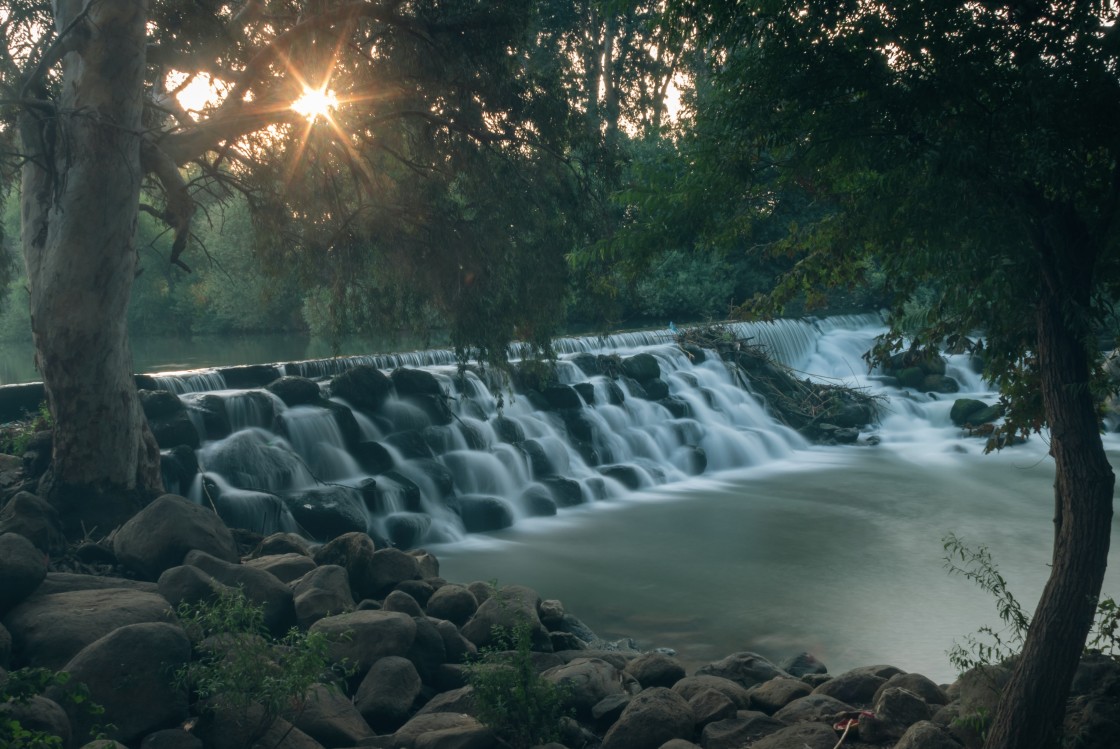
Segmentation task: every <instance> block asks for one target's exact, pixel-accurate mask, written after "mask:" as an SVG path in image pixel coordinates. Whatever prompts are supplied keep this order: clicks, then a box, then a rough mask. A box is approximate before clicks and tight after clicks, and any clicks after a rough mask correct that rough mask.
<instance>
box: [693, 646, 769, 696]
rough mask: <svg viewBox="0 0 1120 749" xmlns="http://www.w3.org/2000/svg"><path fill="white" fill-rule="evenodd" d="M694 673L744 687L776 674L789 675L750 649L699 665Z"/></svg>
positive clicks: (767, 679)
mask: <svg viewBox="0 0 1120 749" xmlns="http://www.w3.org/2000/svg"><path fill="white" fill-rule="evenodd" d="M696 675H697V676H720V677H723V678H724V679H730V680H731V681H734V682H736V683H737V684H739V685H740V686H742V687H743V688H744V689H746V688H750V687H753V686H754V685H755V684H761V683H762V682H764V681H769V680H770V679H773V678H775V677H777V676H786V677H788V676H789V674H787V673H786V672H785V671H783V670H781V669H780V668H778V667H777V666H775V665H774V664H773V663H771V662H770V661H768V660H767V659H766V658H763V657H762V656H761V655H759V654H758V653H752V652H750V651H742V652H739V653H732V654H731V655H729V656H727V657H726V658H724V659H722V660H719V661H715V662H713V663H709V664H707V665H705V666H701V667H700V668H698V669H697V670H696Z"/></svg>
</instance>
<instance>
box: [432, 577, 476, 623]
mask: <svg viewBox="0 0 1120 749" xmlns="http://www.w3.org/2000/svg"><path fill="white" fill-rule="evenodd" d="M427 611H428V616H434V617H436V618H437V619H446V620H447V621H449V622H452V623H453V624H455V625H456V626H458V627H462V626H463V625H464V624H466V623H467V622H468V621H469V620H470V618H471V617H472V616H474V613H475V612H476V611H478V601H477V600H476V599H475V597H474V594H473V593H471V592H470V591H469V590H468V589H467V588H466V587H464V586H462V585H456V584H453V583H451V584H448V585H443V586H440V589H439V590H437V591H436V592H435V593H433V594H432V597H431V598H430V599H428V607H427Z"/></svg>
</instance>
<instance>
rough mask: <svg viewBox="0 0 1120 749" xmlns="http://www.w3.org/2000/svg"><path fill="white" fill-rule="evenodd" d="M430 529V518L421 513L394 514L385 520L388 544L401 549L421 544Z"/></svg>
mask: <svg viewBox="0 0 1120 749" xmlns="http://www.w3.org/2000/svg"><path fill="white" fill-rule="evenodd" d="M431 528H432V518H431V516H430V515H425V514H424V513H422V512H394V513H393V514H391V515H389V516H388V517H386V518H385V535H386V537H388V539H389V543H391V544H393V545H394V546H396V547H398V548H401V549H411V548H412V547H414V546H416V545H417V544H419V543H421V542H422V541H423V540H424V539H425V538H426V537H427V535H428V531H430V530H431Z"/></svg>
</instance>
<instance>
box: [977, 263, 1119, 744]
mask: <svg viewBox="0 0 1120 749" xmlns="http://www.w3.org/2000/svg"><path fill="white" fill-rule="evenodd" d="M1063 249H1066V248H1063ZM1056 257H1060V258H1061V259H1060V260H1058V259H1056ZM1079 257H1080V258H1082V259H1084V258H1086V257H1088V258H1089V262H1088V263H1081V264H1079V263H1078V262H1077V259H1078V258H1079ZM1091 258H1092V255H1091V254H1088V253H1086V252H1084V249H1083V248H1082V252H1081V253H1075V252H1069V253H1066V254H1064V255H1059V254H1058V253H1057V252H1048V253H1044V258H1043V276H1044V282H1043V292H1042V296H1041V299H1040V302H1039V305H1038V317H1037V330H1038V349H1037V352H1036V353H1037V355H1038V367H1039V374H1040V380H1041V390H1042V398H1043V408H1044V409H1045V413H1046V418H1047V421H1048V423H1049V427H1050V454H1051V455H1052V456H1053V458H1054V465H1055V469H1056V471H1055V480H1054V505H1055V506H1054V553H1053V564H1052V568H1051V571H1050V579H1049V580H1048V581H1047V583H1046V587H1045V589H1044V590H1043V592H1042V597H1041V599H1040V600H1039V603H1038V608H1037V609H1036V610H1035V614H1034V618H1033V619H1032V621H1031V626H1030V630H1029V632H1028V633H1027V638H1026V642H1025V643H1024V645H1023V652H1022V654H1021V655H1020V658H1019V662H1018V665H1017V666H1016V668H1015V671H1014V673H1013V674H1012V676H1011V680H1010V681H1009V682H1008V684H1007V686H1006V687H1005V688H1004V691H1003V694H1002V696H1001V699H1000V703H999V707H998V709H997V710H996V715H995V719H994V721H993V725H992V728H991V730H990V732H989V735H988V741H987V743H986V744H985V746H986V747H987V749H1053V747H1056V746H1057V745H1058V739H1059V737H1060V731H1061V723H1062V718H1063V715H1064V714H1065V709H1066V700H1067V698H1068V696H1069V688H1070V683H1071V681H1072V680H1073V675H1074V672H1075V671H1076V669H1077V665H1078V662H1079V661H1080V658H1081V652H1082V649H1083V648H1084V646H1085V639H1086V637H1087V636H1088V633H1089V630H1090V628H1091V627H1092V623H1093V617H1094V614H1095V611H1096V604H1097V599H1098V597H1099V596H1100V592H1101V585H1102V583H1103V581H1104V573H1105V568H1106V566H1107V562H1108V547H1109V540H1110V539H1109V537H1110V534H1111V531H1112V492H1113V485H1114V482H1115V479H1114V476H1113V473H1112V468H1111V466H1110V465H1109V462H1108V458H1107V456H1106V455H1105V452H1104V446H1103V444H1102V443H1101V437H1100V426H1099V421H1098V415H1097V412H1096V408H1095V403H1094V401H1093V397H1092V394H1091V393H1090V391H1089V374H1090V372H1089V363H1088V362H1089V357H1087V355H1086V354H1087V352H1086V350H1085V346H1084V344H1083V342H1082V341H1083V339H1082V338H1081V336H1079V335H1078V333H1079V331H1078V329H1077V326H1076V325H1074V324H1071V321H1070V316H1071V314H1076V313H1071V310H1084V309H1087V308H1088V303H1089V297H1088V295H1089V289H1090V288H1091V284H1090V279H1091V276H1092V262H1091Z"/></svg>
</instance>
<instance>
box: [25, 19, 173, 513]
mask: <svg viewBox="0 0 1120 749" xmlns="http://www.w3.org/2000/svg"><path fill="white" fill-rule="evenodd" d="M82 13H86V17H85V18H84V19H83V18H82V17H81V14H82ZM55 20H56V24H57V27H58V29H59V31H60V32H61V31H62V30H64V29H67V28H71V31H70V33H69V34H68V35H64V36H63V37H62V39H61V42H62V43H64V44H74V46H75V48H74V51H71V52H69V53H68V54H67V55H66V57H65V58H64V61H63V84H62V93H61V96H60V97H59V100H58V104H57V109H55V110H52V111H48V110H47V109H46V108H45V107H44V108H31V109H29V110H28V111H27V113H26V114H25V115H24V117H23V119H22V121H21V136H22V138H23V141H24V147H25V149H26V150H27V153H29V154H32V155H33V158H31V159H29V160H28V161H27V162H26V165H25V167H24V170H23V185H22V188H23V191H22V221H23V227H22V229H23V250H24V258H25V261H26V263H27V273H28V280H29V282H30V288H31V301H30V303H31V328H32V333H33V335H34V339H35V350H36V360H37V361H36V363H37V365H38V367H39V371H40V373H41V374H42V376H43V383H44V385H45V387H46V393H47V402H48V405H49V407H50V412H51V415H52V416H53V418H54V454H53V462H52V465H51V469H50V471H49V473H48V474H47V476H45V477H44V479H43V481H42V482H41V483H40V493H42V494H44V495H45V496H46V497H47V498H48V499H49V500H50V501H51V502H52V503H54V504H55V505H56V506H57V507H58V508H59V510H60V511H61V512H62V513H63V517H64V519H65V521H66V524H67V526H68V530H69V531H70V532H75V533H80V532H82V531H83V527H84V530H85V531H92V530H93V527H92V526H97V530H98V531H99V532H101V533H104V532H108V531H109V530H111V529H112V527H113V526H114V525H115V524H116V523H119V522H120V521H121V520H123V519H125V518H127V517H128V516H129V515H130V514H131V513H132V512H134V511H135V510H136V509H138V508H139V507H140V506H141V505H142V503H143V502H144V501H145V499H147V498H148V497H150V496H151V495H152V494H153V493H154V492H156V491H157V490H158V489H159V487H160V474H159V450H158V448H157V447H156V444H155V441H154V439H153V438H152V435H151V432H150V431H149V430H148V427H147V422H146V420H145V419H144V414H143V411H142V410H141V407H140V402H139V400H138V398H137V394H136V385H135V382H134V380H133V372H132V353H131V350H130V348H129V341H128V331H127V324H126V319H127V317H126V316H127V307H128V300H129V295H130V294H131V290H132V282H133V278H134V276H135V274H136V264H137V256H136V248H135V233H136V221H137V212H138V204H139V195H140V180H141V168H140V139H141V134H140V128H141V114H142V108H143V83H144V77H143V76H144V44H145V20H146V7H145V3H144V2H143V0H100V1H99V2H90V3H89V5H88V7H83V3H81V2H80V1H78V0H57V2H56V8H55ZM75 20H76V23H74V24H73V26H71V24H72V22H75ZM66 36H70V37H73V38H72V39H67V38H66Z"/></svg>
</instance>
